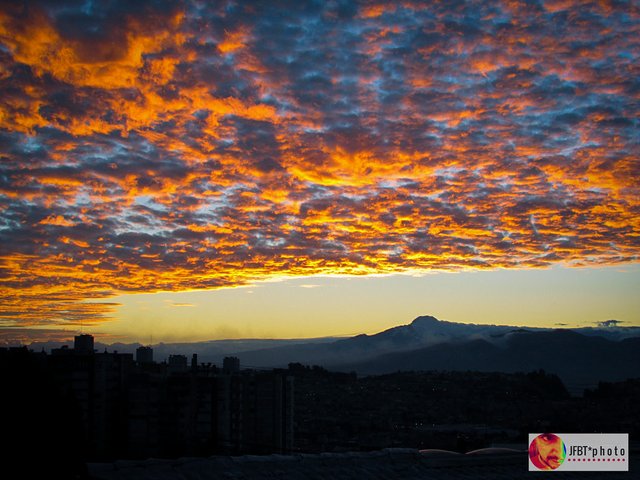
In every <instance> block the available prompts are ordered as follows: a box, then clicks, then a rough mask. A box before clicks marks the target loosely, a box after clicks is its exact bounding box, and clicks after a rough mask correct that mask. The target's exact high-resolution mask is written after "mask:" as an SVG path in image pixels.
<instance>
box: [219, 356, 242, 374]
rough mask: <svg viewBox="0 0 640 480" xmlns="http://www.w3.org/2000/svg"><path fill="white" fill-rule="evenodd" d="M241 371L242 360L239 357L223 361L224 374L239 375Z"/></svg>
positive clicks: (225, 358) (226, 358)
mask: <svg viewBox="0 0 640 480" xmlns="http://www.w3.org/2000/svg"><path fill="white" fill-rule="evenodd" d="M239 371H240V359H239V358H238V357H224V360H223V361H222V372H223V373H238V372H239Z"/></svg>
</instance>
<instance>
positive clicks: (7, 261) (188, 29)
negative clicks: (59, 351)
mask: <svg viewBox="0 0 640 480" xmlns="http://www.w3.org/2000/svg"><path fill="white" fill-rule="evenodd" d="M639 30H640V14H639V12H638V7H637V5H635V4H634V3H633V2H624V1H620V2H571V1H555V0H554V1H542V0H541V1H534V2H519V1H502V2H481V1H468V2H442V3H433V2H413V1H409V2H403V3H402V4H401V5H387V4H385V3H379V2H368V1H363V2H349V1H336V2H286V1H282V2H266V3H264V4H263V3H260V2H250V3H246V4H243V3H242V2H240V3H238V4H236V3H234V2H216V3H215V4H207V3H206V2H205V3H204V4H201V3H199V2H195V1H186V2H179V3H175V2H168V3H163V2H135V3H134V4H130V2H117V1H114V2H109V3H107V4H94V3H93V2H84V3H83V2H72V1H68V2H61V3H56V4H55V5H54V4H51V3H49V2H46V1H42V2H33V3H29V4H28V5H27V4H24V5H7V6H3V7H2V8H1V9H0V95H1V97H2V100H3V101H2V103H1V104H0V144H1V145H2V149H1V152H2V153H1V155H2V160H1V161H0V295H1V297H2V301H0V329H2V331H1V332H0V334H2V336H3V337H7V336H10V335H12V332H20V333H19V334H20V335H21V336H22V338H24V339H26V340H29V339H30V340H42V339H48V338H52V337H56V336H59V335H61V336H63V335H68V336H73V334H74V333H77V332H78V331H79V330H81V331H83V332H85V333H91V334H94V335H96V337H97V338H102V339H105V340H109V339H112V340H114V341H139V342H142V343H150V342H148V339H149V338H150V337H153V338H154V341H196V340H198V341H200V340H207V339H212V340H213V339H219V338H243V337H244V338H247V337H253V338H275V337H282V338H294V337H295V338H306V337H322V336H340V335H354V334H359V333H375V332H377V331H382V330H384V329H386V328H390V327H392V326H395V325H400V324H404V323H408V322H410V321H411V320H412V319H413V318H415V317H417V316H419V315H435V316H437V317H438V318H441V319H443V320H449V321H456V322H465V323H482V324H488V323H495V324H501V325H516V326H544V327H554V326H567V327H577V326H589V325H595V324H597V323H599V322H603V321H607V320H617V321H619V322H621V323H620V325H622V326H640V300H638V298H637V289H638V288H637V287H638V286H639V285H640V267H639V263H638V252H639V250H640V249H639V238H640V186H639V185H640V181H639V180H640V178H639V177H640V171H639V168H638V158H640V143H639V139H638V131H639V126H640V125H639V124H638V123H639V122H638V118H639V117H640V115H639V114H640V109H639V105H640V102H639V100H638V95H639V93H638V92H639V91H640V88H639V87H640V84H639V83H638V78H640V75H639V72H638V67H637V65H638V64H639V62H638V60H639V57H640V45H639V43H638V38H640V35H638V33H640V32H639ZM65 332H66V333H65Z"/></svg>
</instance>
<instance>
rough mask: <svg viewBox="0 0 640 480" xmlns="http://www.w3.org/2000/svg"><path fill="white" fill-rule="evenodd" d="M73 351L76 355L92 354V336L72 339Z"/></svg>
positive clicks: (78, 336) (80, 336) (77, 336)
mask: <svg viewBox="0 0 640 480" xmlns="http://www.w3.org/2000/svg"><path fill="white" fill-rule="evenodd" d="M73 349H74V350H75V351H76V352H78V353H93V351H94V350H93V335H86V334H85V335H76V336H75V337H74V338H73Z"/></svg>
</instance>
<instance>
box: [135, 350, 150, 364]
mask: <svg viewBox="0 0 640 480" xmlns="http://www.w3.org/2000/svg"><path fill="white" fill-rule="evenodd" d="M136 363H137V364H138V365H144V364H149V363H153V348H151V347H144V346H139V347H138V348H136Z"/></svg>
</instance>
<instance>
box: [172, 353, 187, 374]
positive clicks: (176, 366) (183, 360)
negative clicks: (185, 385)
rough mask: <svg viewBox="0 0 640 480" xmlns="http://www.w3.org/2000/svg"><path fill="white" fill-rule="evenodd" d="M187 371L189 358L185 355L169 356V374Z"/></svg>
mask: <svg viewBox="0 0 640 480" xmlns="http://www.w3.org/2000/svg"><path fill="white" fill-rule="evenodd" d="M186 371H187V357H186V356H185V355H169V374H172V373H184V372H186Z"/></svg>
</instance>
